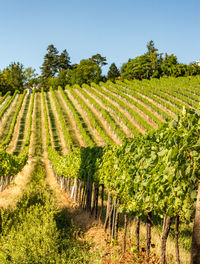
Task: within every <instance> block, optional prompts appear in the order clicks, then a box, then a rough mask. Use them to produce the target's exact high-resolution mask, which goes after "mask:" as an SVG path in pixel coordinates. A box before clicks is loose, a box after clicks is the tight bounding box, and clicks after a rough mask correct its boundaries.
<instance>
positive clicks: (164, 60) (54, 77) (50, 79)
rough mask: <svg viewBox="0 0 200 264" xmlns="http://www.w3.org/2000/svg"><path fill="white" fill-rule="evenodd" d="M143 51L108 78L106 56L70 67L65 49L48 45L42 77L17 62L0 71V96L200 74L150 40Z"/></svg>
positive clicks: (111, 70)
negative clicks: (36, 89) (37, 89)
mask: <svg viewBox="0 0 200 264" xmlns="http://www.w3.org/2000/svg"><path fill="white" fill-rule="evenodd" d="M146 48H147V50H146V52H145V53H144V54H142V55H140V56H137V57H135V58H132V59H129V60H128V62H126V63H124V64H123V65H122V67H121V69H120V71H119V69H118V68H117V67H116V65H115V63H112V64H111V65H110V67H109V70H108V73H107V76H106V77H105V76H103V75H102V67H103V66H105V65H107V59H106V57H104V56H102V55H101V54H99V53H97V54H95V55H93V56H91V57H90V58H88V59H82V60H81V61H80V62H79V63H75V64H71V61H70V56H69V53H68V52H67V50H66V49H64V50H63V51H62V52H61V53H59V51H58V50H57V48H56V47H55V46H54V45H53V44H50V45H49V46H48V47H47V53H46V54H45V56H44V60H43V63H42V66H41V75H38V74H37V73H36V70H35V69H33V68H32V67H28V68H26V69H24V66H23V65H22V64H21V63H19V62H17V63H15V62H14V63H11V64H10V65H9V66H8V67H7V68H5V69H3V70H2V71H0V93H2V94H4V93H6V92H7V91H11V92H14V91H15V90H16V89H18V90H19V91H23V89H24V88H27V87H36V86H37V85H39V86H40V87H41V86H43V87H44V89H45V90H48V89H49V87H51V86H52V87H53V88H54V89H57V87H58V86H61V87H65V85H74V84H79V85H82V84H83V83H86V84H90V83H92V82H93V83H98V82H100V81H106V80H107V79H109V80H111V81H113V82H114V81H115V80H116V79H117V78H119V77H120V72H121V78H122V79H128V80H132V79H139V80H141V79H150V78H160V77H165V76H166V77H167V76H173V77H180V76H192V75H197V74H200V66H199V65H198V64H197V63H190V64H189V65H186V64H182V63H179V62H178V59H177V57H176V56H175V55H174V54H169V55H168V54H167V53H165V55H164V57H163V53H159V52H158V49H157V48H156V47H155V44H154V42H153V40H150V41H149V42H148V43H147V45H146Z"/></svg>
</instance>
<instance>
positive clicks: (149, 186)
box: [49, 111, 200, 263]
mask: <svg viewBox="0 0 200 264" xmlns="http://www.w3.org/2000/svg"><path fill="white" fill-rule="evenodd" d="M198 120H199V114H198V111H197V112H195V111H193V112H192V111H185V112H183V113H182V115H180V116H179V117H177V118H176V119H174V120H173V121H172V123H171V124H170V125H169V126H168V125H164V127H162V128H161V129H160V130H158V131H156V132H154V133H151V134H147V135H146V136H144V137H136V138H134V139H132V140H129V141H127V142H126V143H124V144H123V145H122V146H116V145H113V146H107V147H93V148H89V147H88V148H75V149H74V150H73V151H72V152H71V153H70V154H69V155H67V156H65V157H62V156H60V155H59V154H58V153H57V152H56V151H55V150H54V149H52V148H51V147H49V158H50V160H51V163H52V165H53V168H54V170H55V173H56V175H57V178H58V181H59V182H60V185H61V188H65V189H66V191H68V192H69V193H70V194H71V197H72V198H73V199H74V200H75V201H76V202H79V203H80V205H81V206H82V207H83V208H84V209H86V210H87V211H89V212H91V213H94V214H95V216H96V217H97V216H99V217H100V218H101V217H102V212H103V204H104V199H105V197H107V209H106V216H105V218H104V221H105V223H104V227H105V229H107V228H109V229H110V235H111V240H113V239H114V240H117V237H118V221H119V214H120V213H121V214H122V213H123V214H124V216H125V224H126V217H127V215H130V216H135V217H136V219H137V225H138V227H137V230H138V232H137V234H136V243H135V250H136V252H138V254H139V248H140V246H139V245H140V237H139V229H140V221H141V220H143V221H145V219H146V222H147V237H146V241H147V244H146V253H147V255H148V256H149V255H150V249H151V227H152V225H161V224H163V232H162V235H161V236H162V244H161V257H160V263H165V261H166V252H165V251H166V241H167V237H168V234H169V230H170V227H172V228H175V243H176V248H177V261H178V259H179V258H180V255H179V246H178V230H179V224H180V223H181V224H182V225H185V224H186V225H187V224H189V223H191V222H192V221H193V219H194V213H195V210H194V205H195V202H196V197H197V185H196V184H195V183H196V181H197V179H198V170H199V165H198V164H199V155H198V153H199V151H198V148H199V144H198V140H199V139H198V131H199V129H200V128H199V124H198ZM189 132H190V133H189ZM127 164H128V166H127ZM100 190H101V192H100ZM99 193H101V195H100V194H99ZM99 198H100V199H101V205H102V207H100V211H99V212H98V210H99V206H98V204H99V203H98V199H99ZM163 219H164V220H163ZM173 226H174V227H173ZM125 230H126V226H125ZM190 232H191V230H190ZM125 233H126V232H125ZM183 233H184V231H183ZM195 234H196V233H195ZM193 236H194V233H193ZM186 240H187V239H186ZM124 241H126V239H124ZM183 241H184V240H183ZM189 243H191V233H190V242H189ZM194 243H195V241H194V240H193V244H194ZM185 246H186V245H185ZM187 246H188V245H187ZM193 246H194V245H193ZM124 248H125V245H124ZM193 250H194V248H193Z"/></svg>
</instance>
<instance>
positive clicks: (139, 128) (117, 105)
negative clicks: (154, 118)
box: [97, 90, 145, 135]
mask: <svg viewBox="0 0 200 264" xmlns="http://www.w3.org/2000/svg"><path fill="white" fill-rule="evenodd" d="M97 92H98V93H99V94H100V95H101V96H104V97H105V98H106V99H107V100H108V101H109V102H110V103H111V104H113V105H114V106H116V107H117V108H118V109H119V111H120V112H121V113H122V114H123V115H124V116H125V117H126V118H127V119H128V120H129V122H130V123H132V124H133V125H134V126H135V128H136V129H137V130H138V131H139V132H140V133H142V134H143V135H144V134H145V129H144V128H143V127H141V126H140V124H139V123H138V122H137V121H135V120H134V119H133V117H132V116H131V114H130V113H129V112H128V111H126V110H125V109H124V108H123V107H121V106H120V105H119V104H118V103H116V102H114V101H113V100H112V99H110V97H109V96H107V95H105V94H103V93H101V92H100V91H98V90H97Z"/></svg>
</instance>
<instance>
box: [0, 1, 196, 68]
mask: <svg viewBox="0 0 200 264" xmlns="http://www.w3.org/2000/svg"><path fill="white" fill-rule="evenodd" d="M199 11H200V1H199V0H190V1H189V0H188V1H185V0H173V1H172V0H166V1H163V0H107V1H106V0H101V1H95V0H93V1H92V0H73V1H72V0H57V1H55V0H54V1H53V0H0V69H1V70H2V69H3V68H5V67H6V66H8V65H9V64H10V63H11V62H13V61H15V62H17V61H19V62H21V63H22V64H23V65H24V66H25V67H29V66H32V67H34V68H36V70H37V72H40V66H41V65H42V62H43V57H44V55H45V53H46V48H47V46H48V45H49V44H54V45H55V47H56V48H57V49H58V50H59V52H61V51H62V50H64V49H67V51H68V53H69V55H70V57H71V61H72V63H79V61H80V60H81V59H83V58H89V57H91V56H92V55H94V54H96V53H100V54H101V55H102V56H106V58H107V61H108V66H109V65H110V64H111V63H112V62H115V63H116V65H117V66H118V67H120V66H121V65H122V64H123V63H124V62H126V61H127V60H128V59H129V58H134V57H136V56H138V55H141V54H143V53H144V52H146V44H147V42H148V41H149V40H151V39H152V40H154V42H155V46H156V47H157V48H158V49H159V52H163V53H164V52H167V53H174V54H175V55H177V57H178V60H179V61H180V62H183V63H189V62H192V61H195V60H197V59H200V34H199V33H200V14H199ZM108 66H106V68H105V69H104V73H105V72H106V71H107V69H108Z"/></svg>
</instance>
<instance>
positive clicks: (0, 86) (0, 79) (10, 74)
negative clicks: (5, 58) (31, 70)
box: [0, 62, 25, 93]
mask: <svg viewBox="0 0 200 264" xmlns="http://www.w3.org/2000/svg"><path fill="white" fill-rule="evenodd" d="M24 83H25V76H24V71H23V65H22V64H20V63H19V62H17V63H15V62H13V63H11V64H10V65H9V66H8V67H7V68H5V69H4V70H3V72H2V73H1V76H0V91H2V92H3V93H6V92H7V91H11V92H14V91H15V90H19V91H23V86H24Z"/></svg>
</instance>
